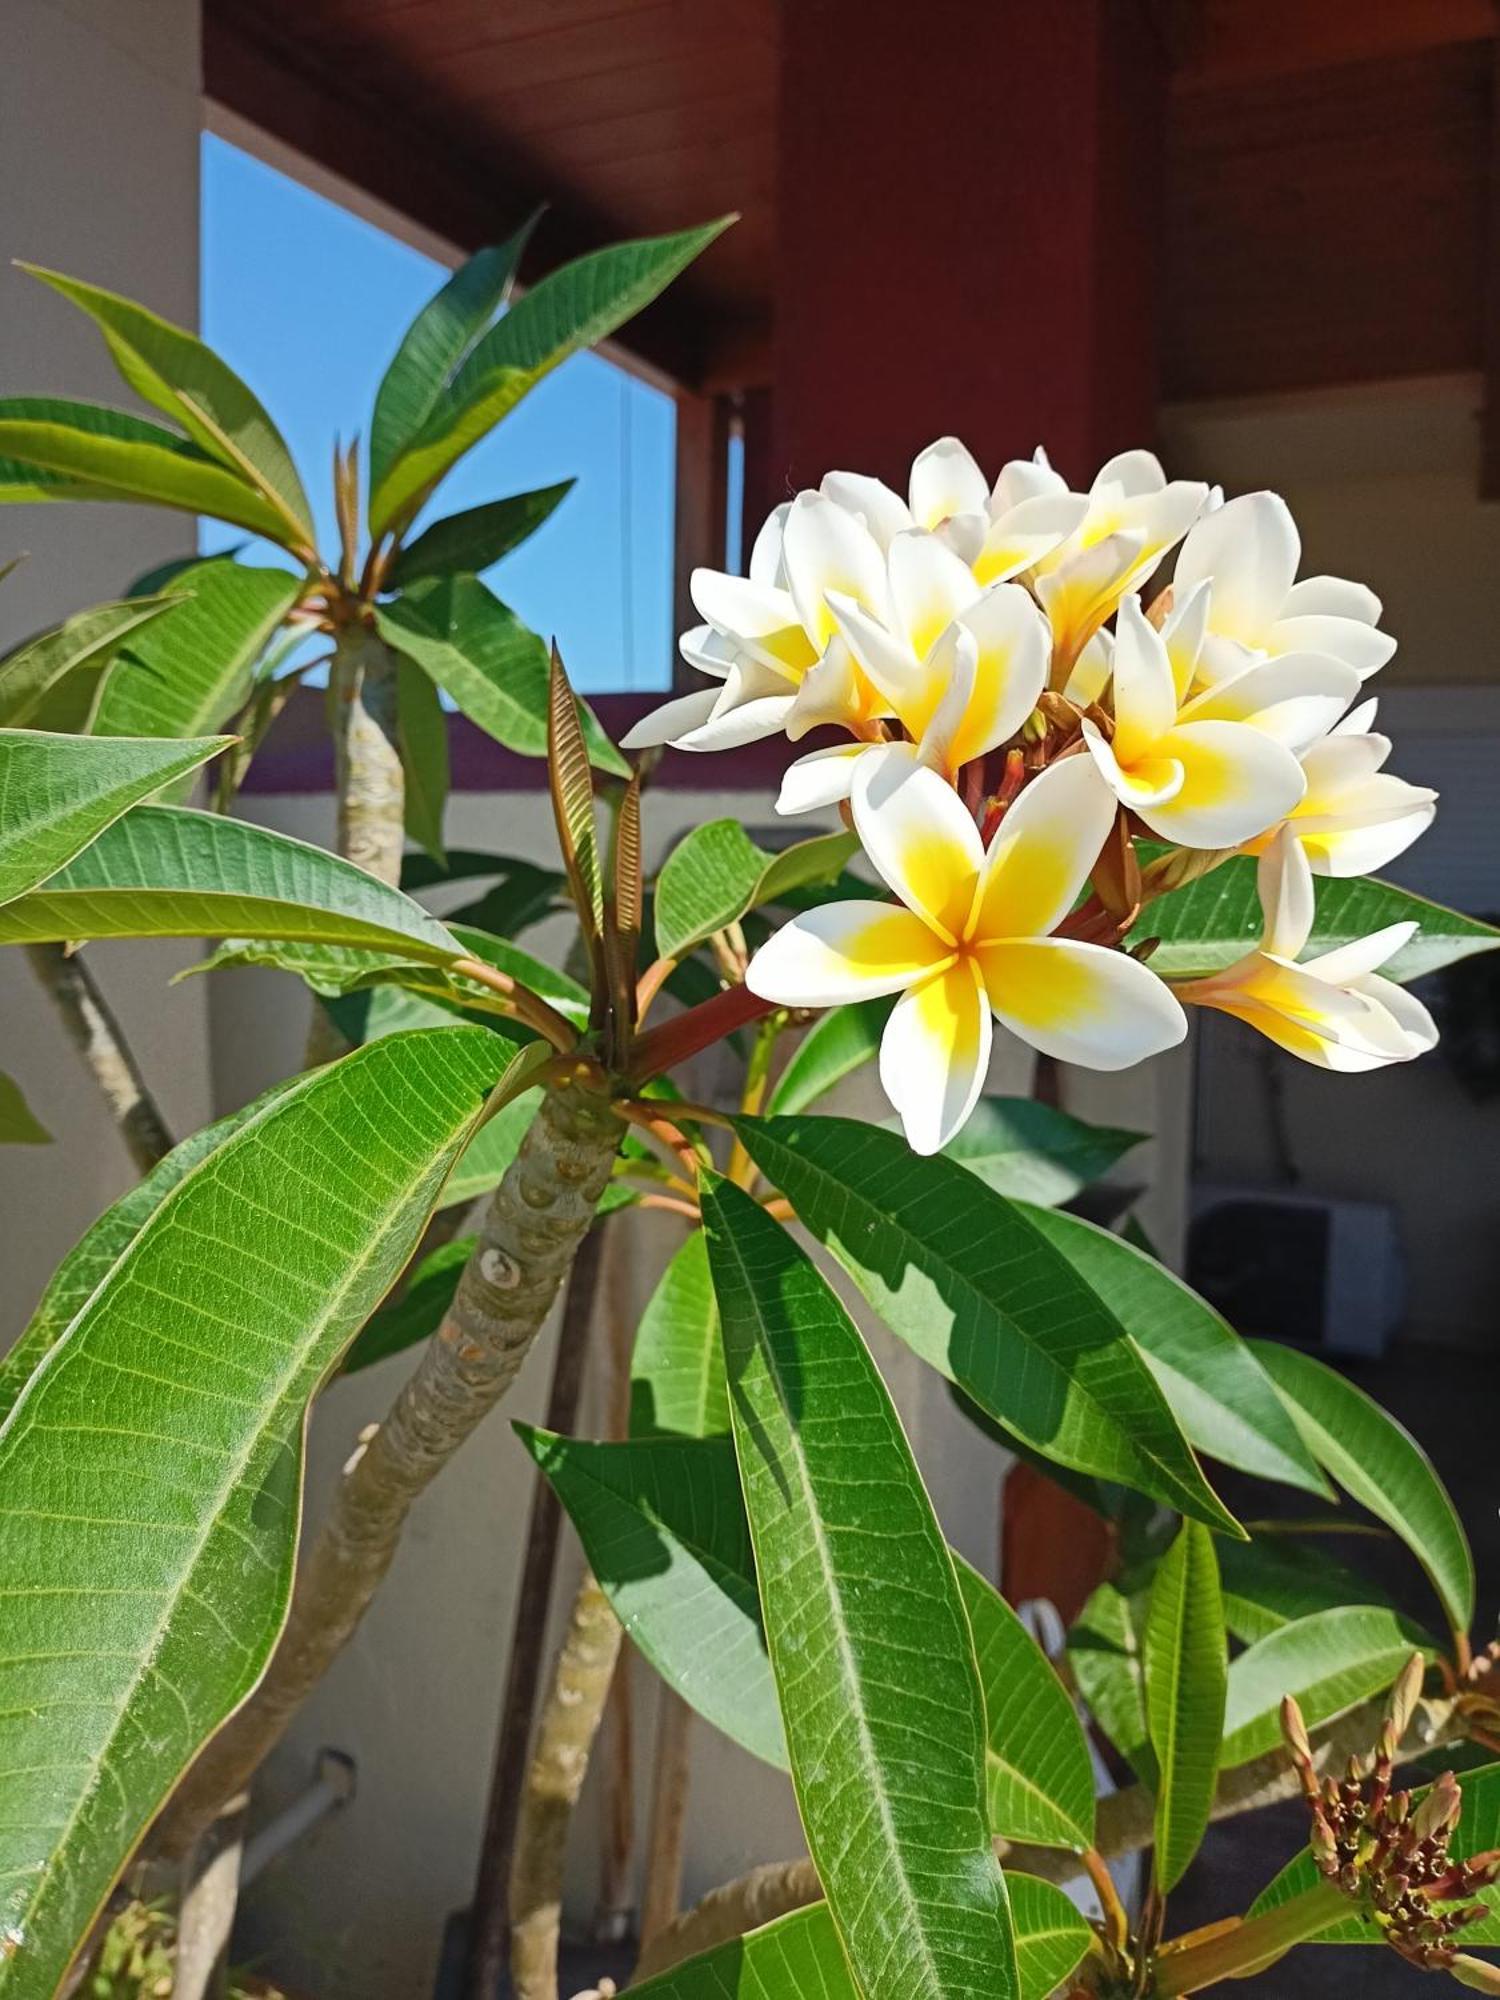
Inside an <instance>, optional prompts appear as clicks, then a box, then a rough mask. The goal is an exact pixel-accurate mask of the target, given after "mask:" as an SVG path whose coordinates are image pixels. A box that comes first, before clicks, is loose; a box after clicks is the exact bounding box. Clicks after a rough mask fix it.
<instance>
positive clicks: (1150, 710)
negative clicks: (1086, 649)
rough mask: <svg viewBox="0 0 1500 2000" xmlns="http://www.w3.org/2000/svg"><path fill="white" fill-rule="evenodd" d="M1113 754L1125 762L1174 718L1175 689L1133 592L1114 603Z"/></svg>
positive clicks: (1145, 749) (1158, 640) (1147, 748)
mask: <svg viewBox="0 0 1500 2000" xmlns="http://www.w3.org/2000/svg"><path fill="white" fill-rule="evenodd" d="M1114 708H1115V736H1114V748H1115V756H1116V757H1117V758H1118V759H1119V761H1120V763H1121V764H1123V765H1125V766H1126V767H1127V768H1128V767H1129V766H1130V765H1131V764H1133V763H1134V762H1135V761H1136V759H1137V758H1138V757H1142V756H1147V755H1149V754H1150V752H1151V749H1152V746H1153V745H1154V744H1156V743H1157V742H1159V741H1160V739H1161V738H1162V737H1163V736H1165V735H1166V733H1167V731H1168V730H1169V729H1170V728H1171V727H1172V725H1173V723H1174V722H1175V721H1176V719H1177V689H1176V684H1175V683H1174V681H1173V678H1172V663H1171V661H1170V660H1169V659H1168V657H1167V648H1166V644H1165V642H1164V640H1163V639H1162V636H1161V634H1160V633H1159V632H1158V631H1156V630H1155V629H1154V628H1153V627H1152V625H1151V623H1150V621H1149V620H1148V619H1147V617H1146V614H1145V613H1144V612H1143V611H1142V609H1141V600H1140V599H1139V598H1138V597H1126V598H1123V599H1122V600H1121V603H1120V616H1119V619H1118V621H1117V623H1116V627H1115V656H1114Z"/></svg>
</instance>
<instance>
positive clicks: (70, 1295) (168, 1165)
mask: <svg viewBox="0 0 1500 2000" xmlns="http://www.w3.org/2000/svg"><path fill="white" fill-rule="evenodd" d="M289 1087H290V1086H289V1085H288V1084H286V1083H278V1084H274V1085H273V1086H272V1087H271V1089H270V1090H268V1091H266V1092H264V1093H263V1095H261V1096H260V1097H257V1098H256V1099H254V1101H253V1102H252V1103H250V1104H247V1105H245V1106H244V1107H243V1108H242V1109H241V1110H239V1111H232V1112H230V1114H229V1115H228V1117H226V1118H220V1119H217V1120H216V1121H215V1122H214V1123H213V1124H212V1125H205V1126H204V1127H203V1128H202V1130H201V1131H198V1132H194V1133H193V1134H192V1135H191V1136H190V1137H189V1138H186V1139H184V1140H182V1142H181V1143H180V1144H179V1145H176V1146H174V1147H173V1148H172V1150H171V1152H170V1153H168V1155H167V1157H166V1158H165V1159H164V1160H161V1161H159V1162H158V1163H157V1165H156V1166H154V1167H153V1168H152V1169H151V1171H150V1173H149V1174H147V1175H146V1176H145V1178H144V1179H143V1180H139V1181H137V1182H136V1184H135V1186H134V1187H133V1188H130V1189H128V1190H127V1191H126V1192H125V1193H124V1194H122V1195H121V1196H120V1199H119V1200H118V1201H117V1202H114V1203H113V1204H112V1205H111V1206H110V1207H109V1208H107V1209H105V1211H104V1213H103V1214H102V1215H101V1216H100V1217H99V1219H98V1221H97V1222H94V1223H91V1224H90V1226H89V1227H88V1228H87V1229H86V1230H85V1231H84V1233H83V1235H82V1236H81V1237H80V1238H79V1239H78V1241H77V1242H76V1243H75V1244H74V1245H73V1248H72V1249H71V1250H70V1251H69V1252H68V1254H67V1256H66V1257H64V1258H63V1260H62V1262H61V1263H60V1264H59V1265H58V1267H57V1269H56V1270H55V1271H54V1272H53V1274H52V1276H51V1278H50V1279H49V1280H48V1283H47V1289H46V1290H45V1291H44V1292H43V1293H42V1296H41V1298H40V1299H39V1300H38V1301H37V1305H36V1310H35V1311H34V1312H33V1313H32V1315H31V1318H30V1319H29V1320H28V1321H27V1324H26V1327H25V1330H24V1332H23V1333H22V1334H21V1336H20V1338H19V1339H18V1340H17V1341H16V1342H15V1344H14V1346H13V1347H12V1348H11V1349H10V1351H9V1353H8V1354H6V1355H5V1357H4V1359H3V1360H0V1423H3V1422H4V1421H5V1419H6V1417H8V1416H9V1415H10V1412H11V1408H12V1406H13V1404H14V1403H15V1401H16V1398H17V1397H18V1396H19V1395H20V1393H21V1391H22V1390H23V1389H24V1388H25V1387H26V1384H27V1383H28V1382H29V1381H30V1380H31V1377H32V1376H33V1375H34V1374H35V1373H36V1371H37V1369H38V1367H40V1365H41V1363H42V1362H43V1361H44V1360H45V1358H46V1357H47V1355H48V1354H50V1353H51V1351H52V1349H53V1347H54V1346H55V1345H56V1344H57V1342H58V1341H59V1340H60V1339H61V1338H62V1336H63V1334H64V1333H65V1332H66V1331H67V1329H68V1326H69V1325H70V1324H71V1322H72V1320H73V1319H74V1317H75V1315H76V1314H77V1313H78V1312H80V1311H81V1310H82V1308H83V1307H84V1306H85V1305H86V1304H87V1303H88V1301H89V1298H90V1297H91V1295H92V1294H93V1292H94V1290H95V1288H96V1287H97V1286H98V1284H99V1281H100V1280H101V1279H102V1278H103V1277H104V1275H105V1273H106V1272H107V1271H108V1270H109V1269H110V1268H111V1266H112V1265H113V1264H114V1263H115V1261H116V1260H117V1259H118V1258H119V1257H120V1255H121V1254H122V1253H123V1252H124V1251H125V1250H128V1249H129V1247H130V1245H131V1244H132V1243H133V1242H134V1241H135V1238H136V1237H137V1236H138V1235H139V1234H140V1231H141V1228H142V1226H143V1224H145V1223H146V1222H147V1221H148V1220H149V1219H150V1218H151V1216H153V1215H154V1214H155V1213H156V1211H157V1209H158V1208H160V1206H161V1204H162V1203H163V1202H164V1201H165V1200H166V1198H167V1196H168V1195H169V1194H170V1193H171V1192H172V1190H173V1188H174V1187H176V1186H177V1184H178V1182H179V1181H181V1180H182V1179H183V1178H184V1177H185V1176H186V1175H187V1174H189V1173H190V1172H191V1171H192V1169H193V1168H194V1167H196V1166H197V1165H198V1164H199V1162H200V1161H202V1160H204V1159H206V1158H207V1157H208V1155H209V1154H210V1153H211V1152H213V1151H214V1149H215V1147H217V1146H219V1145H222V1143H223V1142H224V1140H225V1139H227V1138H228V1137H229V1135H230V1134H231V1133H232V1132H237V1131H238V1130H239V1128H240V1126H241V1125H243V1124H244V1123H245V1121H246V1119H247V1118H252V1117H254V1116H256V1115H257V1113H259V1112H260V1111H262V1110H264V1109H265V1107H266V1106H267V1105H268V1104H270V1103H272V1102H273V1101H274V1100H275V1099H276V1098H278V1097H280V1096H281V1095H282V1094H283V1092H284V1091H286V1090H287V1089H288V1088H289Z"/></svg>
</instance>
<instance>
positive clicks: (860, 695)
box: [786, 632, 880, 743]
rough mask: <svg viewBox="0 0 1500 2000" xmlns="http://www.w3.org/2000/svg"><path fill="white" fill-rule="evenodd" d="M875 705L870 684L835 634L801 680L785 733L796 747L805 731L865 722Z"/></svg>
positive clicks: (869, 717)
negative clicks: (820, 657) (826, 726)
mask: <svg viewBox="0 0 1500 2000" xmlns="http://www.w3.org/2000/svg"><path fill="white" fill-rule="evenodd" d="M879 705H880V704H879V701H878V698H876V699H874V700H872V690H871V688H870V684H869V682H868V681H867V680H866V679H865V677H864V675H863V674H862V673H861V672H860V670H859V666H858V664H857V662H856V660H855V657H854V654H853V653H852V652H851V650H850V648H849V644H848V641H847V640H846V639H845V638H844V637H843V636H842V634H841V633H838V632H835V633H834V635H833V637H832V638H831V639H830V640H829V642H828V649H827V651H826V652H825V653H824V655H823V657H822V659H821V660H819V662H818V664H817V665H816V666H815V667H810V668H809V669H808V671H807V673H806V674H805V675H804V676H803V678H802V685H801V686H800V687H799V688H798V690H797V697H796V700H795V701H794V702H793V703H792V708H791V713H790V715H789V716H788V718H787V726H786V733H787V735H788V736H789V737H790V738H791V739H792V741H793V742H794V743H797V742H800V741H801V739H802V738H803V737H804V736H805V735H806V734H807V732H808V730H809V729H818V728H821V727H822V726H824V725H825V724H829V723H832V724H834V725H836V726H840V725H841V726H843V727H845V728H849V729H853V728H855V727H857V726H858V725H859V724H861V723H864V722H868V721H869V720H870V719H871V712H872V710H874V709H878V708H879Z"/></svg>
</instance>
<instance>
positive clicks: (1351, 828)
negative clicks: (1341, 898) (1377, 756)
mask: <svg viewBox="0 0 1500 2000" xmlns="http://www.w3.org/2000/svg"><path fill="white" fill-rule="evenodd" d="M1393 782H1395V783H1398V784H1399V783H1400V782H1401V781H1400V780H1399V779H1396V780H1394V781H1393ZM1408 789H1409V790H1411V791H1413V792H1415V791H1416V790H1417V787H1416V786H1415V785H1413V786H1410V787H1408ZM1436 817H1437V807H1436V806H1435V805H1433V804H1431V803H1430V802H1429V803H1428V804H1425V805H1414V806H1412V807H1411V808H1410V810H1409V811H1406V812H1398V813H1392V814H1390V815H1389V816H1388V817H1386V818H1383V819H1376V820H1367V821H1364V822H1362V823H1361V822H1357V821H1356V822H1352V823H1351V824H1349V825H1347V826H1319V825H1317V824H1316V823H1315V824H1314V825H1312V826H1311V827H1307V826H1304V825H1303V822H1302V821H1301V819H1300V818H1298V819H1293V820H1292V821H1290V825H1291V828H1292V831H1293V832H1294V833H1295V834H1296V836H1297V838H1298V840H1299V841H1300V842H1301V844H1302V849H1303V852H1304V853H1305V854H1306V855H1307V858H1308V861H1309V862H1310V864H1311V866H1312V870H1313V873H1314V874H1315V875H1331V876H1334V877H1337V878H1339V879H1341V880H1343V879H1347V878H1349V877H1351V876H1355V875H1376V874H1379V873H1380V871H1381V870H1382V869H1384V868H1388V867H1389V866H1390V864H1391V863H1392V862H1393V861H1394V860H1395V859H1396V856H1397V855H1398V854H1404V853H1405V852H1406V850H1407V848H1408V847H1410V846H1411V844H1412V842H1413V841H1414V840H1420V839H1421V837H1422V835H1423V834H1424V833H1425V832H1426V831H1427V829H1428V827H1430V826H1431V825H1432V822H1433V820H1434V819H1435V818H1436Z"/></svg>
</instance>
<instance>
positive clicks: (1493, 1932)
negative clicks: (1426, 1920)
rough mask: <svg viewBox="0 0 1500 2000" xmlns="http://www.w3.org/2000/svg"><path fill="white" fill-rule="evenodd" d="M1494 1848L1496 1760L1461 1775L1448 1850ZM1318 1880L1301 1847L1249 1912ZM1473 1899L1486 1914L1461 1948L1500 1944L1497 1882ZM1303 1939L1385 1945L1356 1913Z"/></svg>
mask: <svg viewBox="0 0 1500 2000" xmlns="http://www.w3.org/2000/svg"><path fill="white" fill-rule="evenodd" d="M1426 1789H1427V1788H1426V1787H1423V1788H1422V1790H1420V1791H1417V1792H1415V1793H1414V1794H1413V1797H1414V1798H1420V1797H1422V1796H1423V1794H1424V1793H1425V1791H1426ZM1497 1847H1500V1764H1486V1765H1484V1766H1482V1767H1481V1768H1480V1769H1479V1770H1477V1771H1466V1772H1465V1773H1464V1774H1463V1810H1462V1812H1461V1813H1460V1815H1459V1821H1458V1825H1457V1826H1456V1827H1455V1828H1454V1830H1453V1835H1452V1838H1451V1840H1450V1841H1449V1844H1448V1852H1449V1854H1450V1855H1451V1856H1452V1858H1453V1859H1454V1861H1471V1860H1473V1859H1474V1857H1475V1856H1476V1855H1479V1854H1489V1853H1491V1852H1493V1850H1494V1849H1495V1848H1497ZM1319 1880H1321V1877H1320V1876H1319V1874H1318V1870H1317V1867H1316V1865H1315V1864H1314V1862H1313V1858H1312V1856H1311V1854H1309V1853H1308V1852H1307V1851H1306V1849H1304V1850H1303V1852H1302V1853H1301V1854H1299V1855H1298V1856H1297V1858H1296V1860H1295V1861H1291V1862H1289V1863H1288V1864H1287V1866H1286V1867H1285V1868H1283V1869H1282V1871H1281V1873H1280V1874H1279V1875H1278V1876H1277V1877H1276V1878H1275V1880H1274V1881H1273V1882H1270V1883H1268V1884H1267V1886H1266V1887H1265V1888H1264V1889H1263V1890H1262V1891H1261V1893H1260V1894H1259V1895H1258V1896H1257V1897H1256V1899H1255V1901H1254V1903H1253V1904H1252V1905H1251V1906H1250V1909H1249V1911H1248V1913H1247V1914H1248V1915H1250V1916H1252V1917H1260V1916H1264V1915H1265V1914H1266V1913H1267V1911H1269V1910H1275V1909H1279V1908H1280V1906H1281V1905H1282V1904H1283V1903H1289V1902H1290V1901H1291V1900H1292V1898H1293V1897H1294V1896H1300V1895H1301V1894H1302V1892H1303V1891H1304V1890H1305V1889H1310V1888H1312V1886H1313V1884H1314V1883H1315V1882H1317V1881H1319ZM1473 1902H1474V1904H1482V1905H1484V1906H1485V1907H1486V1908H1487V1909H1488V1911H1489V1915H1488V1916H1485V1917H1481V1918H1480V1919H1479V1920H1478V1921H1477V1922H1476V1923H1473V1924H1466V1925H1465V1926H1464V1928H1463V1931H1462V1932H1461V1934H1460V1935H1459V1938H1458V1940H1457V1941H1458V1943H1459V1945H1460V1946H1461V1947H1462V1949H1463V1950H1465V1951H1471V1950H1474V1949H1476V1948H1479V1947H1483V1946H1485V1945H1500V1883H1493V1882H1492V1883H1491V1884H1490V1886H1489V1887H1488V1888H1487V1889H1481V1890H1479V1891H1478V1893H1477V1894H1476V1895H1475V1896H1474V1898H1473ZM1307 1942H1308V1943H1309V1944H1339V1945H1349V1944H1375V1945H1381V1946H1384V1945H1385V1943H1386V1939H1385V1934H1384V1933H1383V1932H1382V1931H1381V1930H1380V1928H1379V1927H1378V1926H1377V1925H1376V1924H1375V1922H1374V1920H1373V1919H1372V1918H1370V1917H1367V1916H1365V1915H1364V1914H1363V1913H1356V1914H1353V1915H1351V1916H1349V1917H1347V1918H1346V1919H1345V1921H1344V1922H1343V1923H1336V1924H1334V1925H1332V1926H1331V1927H1330V1928H1329V1929H1328V1930H1326V1931H1320V1932H1319V1933H1318V1935H1317V1937H1316V1938H1309V1939H1308V1940H1307Z"/></svg>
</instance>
